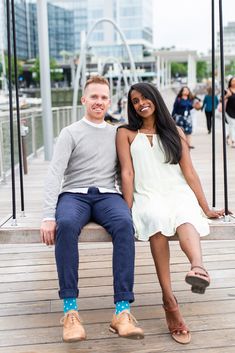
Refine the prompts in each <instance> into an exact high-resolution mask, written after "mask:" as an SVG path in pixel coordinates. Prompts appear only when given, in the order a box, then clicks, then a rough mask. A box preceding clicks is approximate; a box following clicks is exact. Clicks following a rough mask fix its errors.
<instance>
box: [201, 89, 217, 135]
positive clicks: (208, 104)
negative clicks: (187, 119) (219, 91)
mask: <svg viewBox="0 0 235 353" xmlns="http://www.w3.org/2000/svg"><path fill="white" fill-rule="evenodd" d="M212 103H213V101H212V87H211V86H209V87H208V88H207V94H206V95H205V97H204V99H203V105H202V110H203V109H204V110H205V115H206V126H207V130H208V134H210V133H211V122H212ZM218 104H219V99H218V97H217V96H216V95H215V97H214V109H216V108H217V106H218Z"/></svg>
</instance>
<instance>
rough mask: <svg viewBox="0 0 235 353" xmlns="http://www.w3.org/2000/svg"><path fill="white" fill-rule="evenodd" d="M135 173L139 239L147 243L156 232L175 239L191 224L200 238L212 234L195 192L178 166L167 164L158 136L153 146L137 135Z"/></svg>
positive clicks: (134, 213)
mask: <svg viewBox="0 0 235 353" xmlns="http://www.w3.org/2000/svg"><path fill="white" fill-rule="evenodd" d="M131 156H132V160H133V166H134V171H135V179H134V200H133V207H132V217H133V222H134V227H135V232H136V238H137V239H139V240H143V241H146V240H148V239H149V237H151V236H152V235H154V234H155V233H157V232H161V233H162V234H164V235H165V236H172V235H174V234H175V232H176V228H177V227H178V226H179V225H181V224H184V223H191V224H192V225H193V226H194V227H195V228H196V230H197V231H198V233H199V234H200V235H201V236H204V235H207V234H209V225H208V220H207V218H206V217H205V216H203V213H202V210H201V208H200V206H199V204H198V201H197V199H196V196H195V194H194V192H193V191H192V190H191V188H190V187H189V185H188V184H187V182H186V180H185V178H184V176H183V174H182V172H181V169H180V166H179V164H169V163H165V156H164V153H163V149H162V147H161V143H160V142H159V140H158V137H157V135H153V137H152V145H151V143H150V141H149V139H148V136H147V135H146V134H143V133H140V132H138V133H137V135H136V137H135V139H134V141H133V142H132V144H131Z"/></svg>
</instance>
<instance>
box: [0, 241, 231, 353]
mask: <svg viewBox="0 0 235 353" xmlns="http://www.w3.org/2000/svg"><path fill="white" fill-rule="evenodd" d="M202 246H203V252H204V259H205V264H206V266H207V268H208V270H209V271H210V275H211V277H212V284H211V286H210V287H209V289H208V290H207V292H206V294H204V295H198V294H193V293H191V291H190V287H189V286H188V285H187V284H186V283H185V282H184V276H185V273H186V272H187V270H188V262H187V260H186V258H185V256H184V255H183V254H182V251H181V250H180V249H179V245H178V243H177V242H171V270H172V282H173V288H174V291H175V295H176V297H177V298H178V301H179V303H180V307H181V310H182V313H183V315H184V318H185V320H186V322H187V324H188V325H189V327H190V329H191V332H192V341H191V343H190V344H189V345H187V346H182V345H180V344H177V343H176V342H174V341H173V340H172V338H171V337H170V335H169V333H168V330H167V327H166V323H165V319H164V312H163V309H162V306H161V292H160V288H159V284H158V281H157V280H156V274H155V269H154V265H153V261H152V259H151V254H150V251H149V245H148V244H147V243H137V244H136V252H137V254H136V276H135V296H136V301H135V303H134V304H133V305H132V312H133V314H134V315H135V316H136V317H137V319H138V321H139V324H140V325H141V326H142V327H143V329H144V330H145V335H146V337H145V339H144V340H142V341H131V340H127V339H121V338H118V337H117V336H115V335H113V334H112V333H110V332H109V331H108V326H109V322H110V320H111V316H112V313H113V297H112V293H113V290H112V271H111V258H112V248H111V244H110V243H99V244H97V243H89V244H88V243H86V244H80V257H81V265H80V299H79V308H80V313H81V316H82V318H83V320H84V323H85V327H86V330H87V335H88V339H87V341H84V342H78V343H72V344H65V343H62V342H61V332H62V328H61V326H60V324H59V320H60V317H61V315H62V314H61V312H62V303H61V301H60V300H58V296H57V275H56V270H55V261H54V249H53V248H47V247H45V246H43V245H41V244H31V245H30V244H27V245H15V246H13V245H7V244H5V245H2V246H1V249H0V353H52V352H53V353H57V352H61V353H62V352H63V353H67V352H68V353H70V352H71V353H75V352H78V353H85V352H92V353H99V352H102V353H106V352H107V353H108V352H110V353H111V352H112V353H120V352H123V353H132V352H133V353H134V352H135V353H153V352H169V353H171V352H177V351H178V352H181V353H182V352H188V351H190V352H195V353H202V352H205V353H206V352H207V353H212V352H213V353H229V352H234V351H235V260H234V253H235V240H234V241H222V240H219V241H213V240H210V241H203V242H202Z"/></svg>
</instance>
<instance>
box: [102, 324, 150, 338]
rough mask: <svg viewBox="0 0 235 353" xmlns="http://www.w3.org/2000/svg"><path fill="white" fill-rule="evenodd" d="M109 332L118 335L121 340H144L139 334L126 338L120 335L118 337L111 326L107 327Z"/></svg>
mask: <svg viewBox="0 0 235 353" xmlns="http://www.w3.org/2000/svg"><path fill="white" fill-rule="evenodd" d="M109 331H110V332H112V333H114V334H116V335H118V336H119V337H122V338H128V339H130V340H142V339H143V338H144V335H141V334H135V333H134V334H130V335H128V336H124V335H123V336H121V335H119V333H118V332H117V331H116V330H115V329H114V328H112V327H111V326H110V327H109Z"/></svg>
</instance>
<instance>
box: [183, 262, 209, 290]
mask: <svg viewBox="0 0 235 353" xmlns="http://www.w3.org/2000/svg"><path fill="white" fill-rule="evenodd" d="M185 281H186V282H187V283H188V284H190V285H191V286H192V288H191V290H192V292H193V293H199V294H204V293H205V290H206V288H207V287H208V286H209V285H210V276H209V274H208V272H207V271H206V270H205V269H204V268H203V267H201V266H193V267H192V268H191V271H189V272H188V273H187V275H186V277H185Z"/></svg>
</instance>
